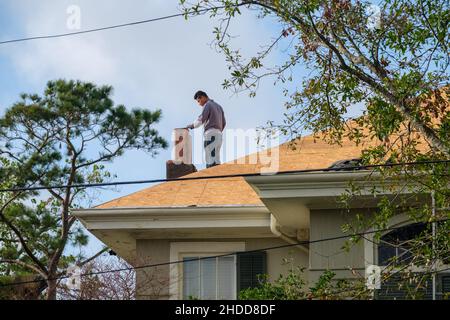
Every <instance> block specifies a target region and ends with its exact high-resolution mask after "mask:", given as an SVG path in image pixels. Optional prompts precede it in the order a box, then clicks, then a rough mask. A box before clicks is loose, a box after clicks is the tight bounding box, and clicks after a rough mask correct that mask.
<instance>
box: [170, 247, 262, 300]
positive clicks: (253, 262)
mask: <svg viewBox="0 0 450 320" xmlns="http://www.w3.org/2000/svg"><path fill="white" fill-rule="evenodd" d="M242 251H245V242H227V241H223V242H206V241H205V242H171V243H170V261H171V262H178V261H182V262H183V263H173V264H172V265H171V267H170V287H169V292H170V298H171V299H223V300H226V299H236V298H237V297H238V293H239V291H240V290H243V289H246V288H251V287H255V286H258V285H259V284H260V281H259V279H260V276H259V275H260V274H265V273H266V270H267V267H266V252H264V251H261V252H245V253H244V252H242ZM233 252H238V254H234V255H226V254H230V253H233ZM200 258H201V259H200Z"/></svg>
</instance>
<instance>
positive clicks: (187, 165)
mask: <svg viewBox="0 0 450 320" xmlns="http://www.w3.org/2000/svg"><path fill="white" fill-rule="evenodd" d="M172 143H173V147H172V160H169V161H167V162H166V178H167V179H176V178H179V177H182V176H185V175H187V174H189V173H192V172H197V168H195V166H194V165H193V164H192V138H191V135H190V134H189V130H188V129H186V128H176V129H174V130H173V131H172Z"/></svg>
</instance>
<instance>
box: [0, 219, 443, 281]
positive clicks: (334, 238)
mask: <svg viewBox="0 0 450 320" xmlns="http://www.w3.org/2000/svg"><path fill="white" fill-rule="evenodd" d="M448 220H450V218H449V219H440V220H437V221H448ZM433 222H436V221H428V222H425V224H431V223H433ZM403 227H404V226H400V227H392V228H385V229H378V230H372V231H366V232H359V233H353V234H349V235H344V236H336V237H330V238H323V239H317V240H307V241H299V242H296V243H292V244H285V245H279V246H273V247H266V248H261V249H254V250H247V251H236V252H231V253H226V254H220V255H214V256H206V257H198V258H194V259H188V260H176V261H168V262H160V263H155V264H148V265H142V266H137V267H128V268H121V269H114V270H105V271H96V272H89V273H83V274H80V277H85V276H92V275H98V274H105V273H112V272H121V271H130V270H138V269H144V268H152V267H160V266H166V265H172V264H180V263H185V262H189V261H200V260H206V259H213V258H221V257H228V256H233V255H240V254H247V253H254V252H261V251H267V250H275V249H282V248H288V247H293V246H297V245H306V244H313V243H319V242H326V241H333V240H339V239H345V238H351V237H356V236H363V235H366V234H373V233H377V232H385V231H392V230H397V229H400V228H403ZM67 278H70V276H67V275H66V276H61V277H56V278H49V279H41V280H29V281H22V282H14V283H6V284H0V288H1V287H9V286H15V285H22V284H28V283H37V282H41V281H48V280H62V279H67Z"/></svg>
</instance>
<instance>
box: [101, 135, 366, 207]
mask: <svg viewBox="0 0 450 320" xmlns="http://www.w3.org/2000/svg"><path fill="white" fill-rule="evenodd" d="M295 146H296V147H295V149H293V148H292V147H290V146H289V142H287V143H284V144H281V145H280V146H278V147H275V148H271V149H269V150H268V151H263V153H264V152H279V169H278V170H277V171H279V172H281V171H291V170H306V169H323V168H328V167H329V166H331V165H332V164H333V163H334V162H336V161H339V160H342V159H350V158H357V157H359V156H360V154H361V151H362V149H363V146H362V145H359V146H356V145H355V143H354V142H351V141H349V140H348V139H344V141H343V142H342V145H341V146H339V145H330V144H328V143H326V142H325V141H323V140H322V139H317V138H314V137H313V136H305V137H302V138H299V139H297V140H295ZM269 155H270V153H269ZM255 159H257V161H255ZM263 159H264V158H263ZM260 160H261V159H260V153H254V154H251V155H248V156H245V157H242V158H239V159H236V160H233V161H230V162H226V163H223V164H221V165H218V166H214V167H211V168H208V169H204V170H201V171H198V172H195V173H191V174H189V175H186V176H184V177H208V176H218V175H235V174H248V173H260V172H261V171H260V170H261V168H262V167H268V166H269V165H264V161H263V164H262V163H261V161H260ZM229 205H242V206H244V205H247V206H248V205H255V206H260V205H263V203H262V202H261V200H260V198H259V197H258V195H257V194H256V192H255V191H254V190H253V189H252V188H251V187H250V185H249V184H248V183H247V182H246V181H245V180H244V178H242V177H232V178H212V179H204V180H203V179H200V180H186V181H170V182H163V183H161V184H158V185H155V186H152V187H149V188H146V189H143V190H140V191H138V192H135V193H132V194H130V195H126V196H123V197H120V198H117V199H114V200H111V201H109V202H106V203H103V204H101V205H99V206H97V207H96V208H99V209H110V208H133V207H180V206H181V207H187V206H198V207H204V206H229Z"/></svg>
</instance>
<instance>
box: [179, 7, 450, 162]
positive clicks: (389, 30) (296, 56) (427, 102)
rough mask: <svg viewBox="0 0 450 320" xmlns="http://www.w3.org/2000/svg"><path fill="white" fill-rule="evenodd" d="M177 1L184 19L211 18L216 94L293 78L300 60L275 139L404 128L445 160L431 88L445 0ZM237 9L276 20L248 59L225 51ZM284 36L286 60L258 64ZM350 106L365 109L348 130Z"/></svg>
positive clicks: (442, 113) (438, 94)
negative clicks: (221, 58) (218, 54)
mask: <svg viewBox="0 0 450 320" xmlns="http://www.w3.org/2000/svg"><path fill="white" fill-rule="evenodd" d="M181 4H182V5H183V6H184V8H185V12H186V13H188V12H189V13H192V12H193V13H197V14H205V12H207V11H205V9H210V11H208V12H210V13H211V16H213V17H217V16H218V17H219V18H220V23H219V26H218V27H216V28H215V29H214V33H215V35H216V39H215V44H216V46H217V48H218V49H219V50H221V51H222V52H223V54H224V55H225V57H226V61H227V62H228V63H229V68H230V70H231V78H230V79H228V80H225V81H224V83H223V86H224V87H225V88H233V89H234V90H236V91H242V90H249V91H250V94H251V95H255V94H256V89H257V88H258V84H259V82H260V81H261V79H263V78H266V77H269V76H275V77H276V81H281V82H282V83H284V82H286V81H289V80H290V81H292V80H298V76H299V75H297V74H295V72H296V71H297V69H296V68H295V67H296V66H297V65H299V64H300V63H304V64H305V65H306V66H307V67H308V69H309V71H310V75H309V76H307V77H305V79H304V81H303V83H302V85H301V86H299V87H300V89H298V90H293V92H290V91H289V90H286V91H285V93H286V95H288V94H289V95H290V100H289V101H288V102H287V104H286V107H287V109H288V112H287V113H286V119H285V123H284V124H283V125H280V126H279V128H281V129H282V130H283V131H284V133H289V134H291V135H292V136H293V138H296V137H297V136H298V135H299V134H301V133H302V132H303V131H304V130H313V131H314V132H315V133H318V132H320V131H325V132H326V134H327V136H328V137H329V138H331V141H333V142H337V143H338V142H340V140H341V139H342V137H343V136H344V135H345V136H348V137H350V138H352V139H354V140H356V141H359V140H360V138H361V136H363V135H364V134H366V132H363V131H364V130H363V128H364V127H365V128H370V131H371V132H370V133H371V134H374V135H375V136H376V137H378V138H380V140H381V141H383V140H384V139H385V138H386V137H388V136H389V135H392V134H394V133H396V132H399V131H400V129H401V127H402V126H401V124H406V126H407V127H409V128H412V129H414V130H415V131H416V132H419V133H420V134H421V135H422V136H423V137H424V138H425V139H426V141H427V143H429V145H430V147H431V149H432V150H433V152H434V153H437V154H441V155H444V156H446V157H448V156H449V155H450V144H449V141H450V139H449V129H448V128H449V126H450V125H449V123H450V120H449V119H450V117H449V108H448V100H447V99H446V98H445V95H446V93H447V94H448V90H449V88H448V87H446V88H445V89H444V90H439V89H441V88H442V87H445V86H446V85H447V84H448V79H449V74H448V66H449V62H450V57H449V55H448V43H449V37H450V33H449V32H448V27H449V21H450V19H449V18H450V11H449V4H448V2H447V1H432V0H430V1H427V0H419V1H417V2H416V1H410V0H400V1H393V0H388V1H384V2H383V3H382V4H381V6H380V7H376V6H374V5H372V4H371V3H370V2H369V1H351V0H333V1H318V0H305V1H303V0H301V1H300V0H299V1H292V0H261V1H240V0H216V1H198V2H196V3H194V4H188V3H186V2H185V1H181ZM241 7H245V8H247V9H249V10H257V12H258V13H259V15H258V17H260V18H266V17H269V16H270V17H276V18H277V19H278V21H279V23H280V35H279V36H278V37H277V38H276V39H275V40H274V41H273V42H272V43H271V44H270V45H268V46H267V47H266V48H264V50H263V51H261V52H259V53H258V54H257V55H256V56H254V57H249V58H248V59H245V58H244V57H242V55H241V53H240V51H239V50H233V49H232V43H231V40H232V37H231V35H230V34H229V26H230V23H231V20H232V19H233V17H235V16H237V15H239V14H240V13H241V11H240V10H241ZM214 8H215V9H214ZM187 16H188V15H187V14H186V18H187ZM285 38H288V39H287V40H289V41H290V43H291V45H289V46H288V50H286V51H287V53H286V56H287V58H286V61H285V62H284V63H282V64H281V65H279V66H266V65H265V60H264V59H265V58H266V57H267V56H268V55H269V53H270V52H271V51H274V50H276V48H277V44H279V43H281V42H282V40H283V39H285ZM356 104H364V105H366V106H367V110H366V112H365V115H367V116H366V117H363V118H361V119H360V122H359V124H360V126H358V127H356V128H349V123H348V121H347V120H348V119H347V118H346V114H347V111H348V110H349V108H350V107H351V106H353V105H356ZM403 135H404V134H403ZM388 147H389V146H386V149H389V148H388ZM384 151H385V152H387V150H384Z"/></svg>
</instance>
